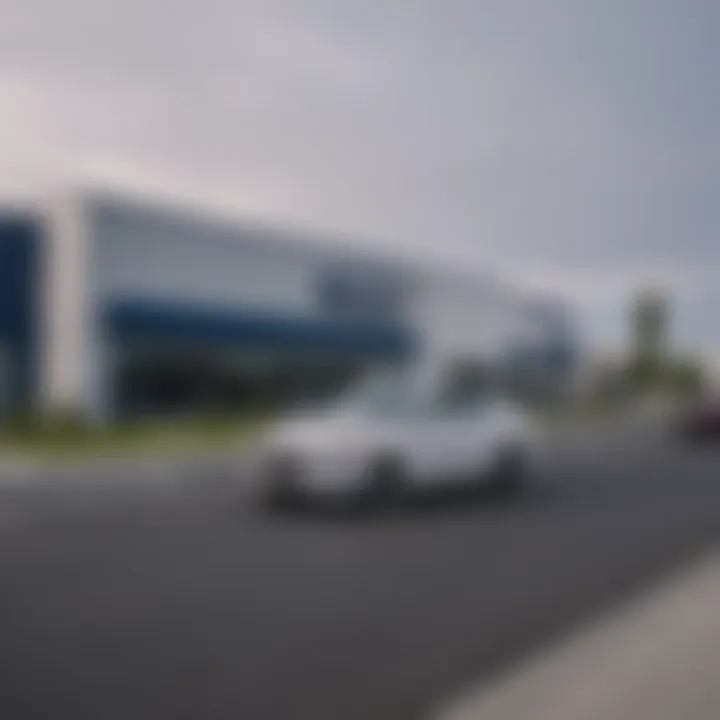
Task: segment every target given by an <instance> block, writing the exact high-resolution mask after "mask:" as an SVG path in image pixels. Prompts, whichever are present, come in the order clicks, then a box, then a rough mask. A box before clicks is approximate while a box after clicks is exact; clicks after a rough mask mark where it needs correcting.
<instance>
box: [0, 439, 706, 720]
mask: <svg viewBox="0 0 720 720" xmlns="http://www.w3.org/2000/svg"><path fill="white" fill-rule="evenodd" d="M545 480H547V481H550V482H549V484H543V485H542V486H540V487H539V488H538V489H535V490H533V491H532V492H529V493H528V494H527V495H526V496H525V497H524V499H523V500H522V501H519V502H515V503H507V502H500V501H491V500H490V499H486V500H485V501H484V502H478V503H475V504H472V505H470V504H462V505H455V506H446V507H437V508H428V509H423V510H417V509H416V510H406V511H404V512H396V513H392V514H388V515H386V516H384V517H382V518H377V519H376V520H373V521H364V522H362V523H360V522H340V521H333V520H329V519H322V518H273V517H267V516H264V515H263V514H261V513H258V512H256V511H254V510H253V509H252V507H251V506H250V505H249V504H248V503H247V502H243V501H236V502H231V501H230V498H231V494H230V493H229V492H228V488H227V486H226V485H224V484H222V483H219V482H215V481H213V480H212V479H211V478H202V477H197V478H195V482H194V483H190V484H186V485H184V486H183V487H182V488H181V489H179V490H176V491H172V490H171V489H170V488H168V487H163V488H158V487H155V486H153V487H152V488H150V489H148V490H143V489H142V483H138V482H134V483H129V484H128V485H127V486H126V485H124V484H123V483H119V484H118V483H106V484H105V485H102V484H101V483H99V484H98V486H97V488H96V489H94V490H92V491H89V490H83V489H82V487H80V486H74V487H71V486H68V487H66V486H64V484H63V483H58V484H57V485H56V486H54V487H53V486H50V487H46V488H45V489H37V490H31V489H22V488H6V489H4V490H0V717H2V718H3V720H16V719H17V720H31V719H32V720H40V719H42V720H47V719H48V718H53V720H62V719H64V718H68V719H72V720H98V719H99V718H102V720H115V719H117V720H129V719H130V718H132V720H151V719H152V720H171V719H172V720H184V719H186V718H187V719H190V718H192V719H197V720H218V719H221V718H222V719H225V718H227V719H230V718H232V719H233V720H237V719H238V718H243V719H246V718H247V719H248V720H264V719H265V718H268V719H270V718H272V719H273V720H275V719H282V720H287V719H289V718H293V719H294V720H296V719H297V720H303V719H305V718H307V719H308V720H323V719H325V718H330V719H331V720H355V719H357V720H369V719H370V718H372V719H373V720H382V719H384V718H388V720H389V719H392V720H402V719H403V718H420V717H426V716H427V713H428V712H429V710H430V709H432V708H433V707H435V706H437V704H438V703H439V702H441V701H442V700H443V699H445V698H446V697H448V696H450V695H452V694H454V693H455V692H457V691H459V690H462V689H463V688H464V687H465V686H466V685H467V684H469V683H475V682H476V681H477V680H478V679H480V678H491V677H492V674H493V673H495V672H498V671H499V670H501V669H503V668H504V667H506V666H507V665H508V664H510V663H512V662H513V661H515V660H516V659H517V658H519V657H521V656H523V655H524V654H526V653H528V652H530V651H532V650H533V649H534V648H536V647H538V646H539V645H541V644H542V643H544V642H547V641H548V640H549V639H550V638H551V637H554V636H557V635H558V634H560V633H563V632H570V631H571V630H572V628H573V627H574V625H575V624H576V623H578V622H580V621H581V620H582V619H584V618H586V617H588V616H589V615H591V614H592V613H593V612H596V611H597V610H599V609H600V608H602V607H605V606H607V605H608V604H609V603H612V602H614V601H616V600H618V599H619V598H620V597H622V596H624V595H626V594H627V593H628V592H631V591H632V590H633V589H635V588H636V587H638V586H639V585H641V584H642V583H645V582H647V581H648V580H650V579H651V578H653V577H654V576H656V575H657V574H659V573H662V572H665V571H668V570H670V569H671V568H673V567H674V566H675V565H676V564H677V563H679V562H681V561H683V559H685V558H686V557H688V556H689V555H691V554H693V553H695V552H696V551H698V550H699V549H700V548H702V547H703V546H705V545H707V544H709V543H711V542H714V541H716V540H717V538H718V536H719V535H720V447H718V448H717V449H716V451H713V450H707V451H697V452H688V451H686V450H684V449H680V448H677V447H675V446H674V445H673V444H672V443H669V442H666V441H663V439H661V438H659V437H653V436H652V434H649V433H648V434H642V433H637V434H636V435H633V436H627V437H620V438H618V437H616V438H614V439H608V438H605V439H600V438H598V439H593V440H588V439H586V440H583V441H577V442H574V443H571V444H569V445H568V446H566V447H562V448H559V449H558V450H557V452H556V455H555V457H554V459H553V461H552V463H551V466H550V468H549V470H548V477H547V478H545Z"/></svg>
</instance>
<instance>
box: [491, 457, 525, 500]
mask: <svg viewBox="0 0 720 720" xmlns="http://www.w3.org/2000/svg"><path fill="white" fill-rule="evenodd" d="M529 471H530V468H529V462H528V458H527V454H526V453H525V451H524V450H523V449H522V448H520V447H509V448H506V449H504V450H503V451H502V452H501V453H500V457H499V458H498V461H497V463H496V465H495V468H494V470H493V472H492V477H491V481H490V488H491V489H492V490H493V491H496V492H499V493H501V494H503V495H517V494H519V493H520V492H521V491H522V490H524V489H525V488H526V486H527V484H528V481H529V475H530V472H529Z"/></svg>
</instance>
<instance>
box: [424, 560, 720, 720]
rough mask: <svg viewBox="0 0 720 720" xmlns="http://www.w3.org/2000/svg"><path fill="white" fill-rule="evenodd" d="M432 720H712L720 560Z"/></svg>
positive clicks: (719, 658) (719, 702)
mask: <svg viewBox="0 0 720 720" xmlns="http://www.w3.org/2000/svg"><path fill="white" fill-rule="evenodd" d="M433 717H434V720H716V718H719V717H720V550H719V551H716V552H715V553H712V554H710V555H708V556H706V557H705V558H704V559H702V560H701V561H699V562H698V563H697V564H696V565H694V566H693V567H691V568H689V569H688V570H686V571H685V572H684V573H682V574H681V575H679V576H676V577H675V578H673V579H671V580H669V581H667V582H666V583H665V584H664V585H663V586H662V587H660V588H656V589H655V590H654V591H652V592H650V593H648V594H647V595H645V596H644V597H641V598H639V599H636V600H635V601H633V602H632V603H631V604H630V605H629V606H627V607H625V608H624V609H621V610H619V611H616V612H614V613H613V614H612V615H610V616H608V617H605V618H604V619H601V620H600V621H598V622H596V624H594V625H591V626H589V627H588V628H587V629H585V630H584V631H581V632H579V633H578V634H576V635H575V636H574V637H571V638H570V639H569V640H567V641H566V642H564V643H562V644H561V645H560V646H558V647H555V648H551V649H550V650H549V651H547V652H546V653H545V654H543V655H540V656H537V657H535V658H533V659H531V660H529V661H528V662H527V663H526V664H525V665H524V666H522V667H518V668H515V670H514V671H513V672H511V673H510V674H509V675H508V676H507V677H504V678H500V679H499V680H498V681H496V682H491V683H489V684H488V685H487V686H485V687H480V688H478V689H477V690H475V691H470V693H469V694H468V695H467V696H465V697H461V698H460V699H458V700H457V701H455V702H451V703H450V705H449V706H448V707H446V708H444V709H441V711H440V712H439V713H437V714H436V715H434V716H433Z"/></svg>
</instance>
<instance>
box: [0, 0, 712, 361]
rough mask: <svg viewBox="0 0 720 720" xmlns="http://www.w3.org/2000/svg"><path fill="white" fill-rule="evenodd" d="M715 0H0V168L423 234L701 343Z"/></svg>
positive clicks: (610, 314) (21, 182)
mask: <svg viewBox="0 0 720 720" xmlns="http://www.w3.org/2000/svg"><path fill="white" fill-rule="evenodd" d="M719 37H720V3H718V2H716V1H715V0H0V192H2V193H8V194H17V193H20V194H22V193H33V192H36V191H37V190H38V189H40V190H44V189H45V188H46V187H47V186H48V185H52V184H53V183H54V182H55V181H57V180H62V179H64V178H67V177H71V178H73V177H87V176H88V175H90V176H100V177H104V178H107V179H109V180H114V179H116V180H118V181H119V182H123V183H132V184H140V185H143V186H147V187H156V188H158V189H164V188H166V189H169V190H172V189H174V188H178V189H180V188H182V189H183V191H184V192H187V193H195V192H197V194H198V196H200V195H203V196H208V197H209V196H213V197H217V198H219V199H220V198H221V199H222V200H223V201H227V200H232V201H236V202H237V203H238V205H239V206H240V207H242V208H246V209H248V210H249V211H252V212H253V213H255V214H259V215H267V216H271V217H276V216H279V217H282V218H287V219H295V220H297V221H298V222H299V223H301V224H303V225H305V226H309V227H315V226H316V227H322V228H337V229H341V230H345V231H349V232H351V233H356V234H359V235H368V236H371V237H374V238H379V239H382V240H386V241H387V242H388V243H392V244H393V245H396V246H397V247H398V248H401V249H402V250H407V251H411V250H418V251H424V250H428V249H429V250H432V251H434V252H442V253H446V254H447V255H448V256H449V257H453V258H455V259H456V260H459V261H462V262H463V263H464V264H466V265H468V266H475V267H477V268H478V269H481V270H491V271H499V272H501V273H504V274H507V275H508V276H511V277H513V278H514V279H515V280H517V281H519V282H521V283H526V284H528V285H529V286H532V287H537V288H541V289H546V288H550V289H553V290H555V291H557V292H560V293H562V294H565V295H567V296H569V297H571V298H572V299H573V300H574V301H575V302H576V303H577V304H578V307H579V308H580V309H581V312H582V317H583V319H584V320H585V322H586V327H587V329H588V331H589V332H590V334H591V335H592V337H593V338H594V339H596V340H597V341H598V342H599V343H606V342H613V341H618V340H619V339H622V337H623V326H622V320H623V316H622V308H623V304H624V303H625V302H626V300H627V296H628V293H629V292H630V291H631V290H632V289H633V288H634V287H636V286H637V285H639V284H642V283H645V282H662V283H664V284H665V285H666V287H667V288H668V289H669V290H670V291H671V292H672V294H673V296H674V297H675V299H676V317H677V336H678V340H679V341H681V342H683V343H688V344H692V345H700V346H702V347H704V348H706V349H707V350H709V351H710V352H712V353H717V352H718V350H720V312H719V311H718V308H719V307H720V281H718V277H719V276H720V234H719V233H718V230H719V229H720V209H719V208H720V89H719V88H720V81H719V80H718V68H720V42H718V38H719Z"/></svg>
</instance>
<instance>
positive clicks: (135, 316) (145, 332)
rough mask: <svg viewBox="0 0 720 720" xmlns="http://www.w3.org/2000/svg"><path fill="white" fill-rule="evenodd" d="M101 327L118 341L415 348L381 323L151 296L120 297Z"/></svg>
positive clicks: (399, 354)
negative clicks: (281, 313) (230, 307)
mask: <svg viewBox="0 0 720 720" xmlns="http://www.w3.org/2000/svg"><path fill="white" fill-rule="evenodd" d="M103 326H104V328H105V330H106V332H108V333H110V334H111V336H112V337H114V338H117V339H120V340H121V341H152V342H158V343H162V342H182V343H193V344H198V345H203V346H253V347H262V348H266V349H275V350H278V351H283V350H314V351H327V352H332V353H342V354H351V355H360V356H370V357H378V358H389V359H390V358H393V359H395V358H397V359H399V358H404V357H408V356H410V355H412V354H413V353H414V352H415V351H416V350H417V346H418V341H417V338H416V336H415V334H414V333H413V332H411V331H410V330H408V329H407V328H404V327H397V326H391V325H386V324H383V323H380V322H377V323H368V322H355V321H339V320H329V319H316V318H308V317H295V316H287V315H285V316H283V315H275V314H261V313H258V312H257V311H238V310H235V309H227V308H224V307H223V308H218V307H208V306H200V305H196V304H188V303H175V302H160V301H155V300H121V301H116V302H112V303H110V304H109V305H108V306H107V307H106V308H105V310H104V313H103Z"/></svg>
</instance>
